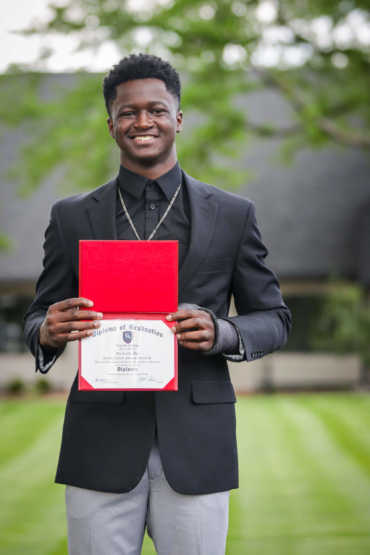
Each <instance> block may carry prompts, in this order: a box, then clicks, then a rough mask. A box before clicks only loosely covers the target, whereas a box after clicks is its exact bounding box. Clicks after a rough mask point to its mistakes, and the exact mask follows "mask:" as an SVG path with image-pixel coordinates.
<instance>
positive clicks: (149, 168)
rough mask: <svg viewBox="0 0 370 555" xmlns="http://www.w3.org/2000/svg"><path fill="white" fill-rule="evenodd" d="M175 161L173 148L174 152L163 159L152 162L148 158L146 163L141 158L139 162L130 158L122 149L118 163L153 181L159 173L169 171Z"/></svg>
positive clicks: (175, 156)
mask: <svg viewBox="0 0 370 555" xmlns="http://www.w3.org/2000/svg"><path fill="white" fill-rule="evenodd" d="M176 162H177V155H176V150H174V152H171V155H170V156H169V157H168V158H166V160H164V161H162V160H161V161H154V162H153V160H150V161H148V162H147V163H146V161H145V160H142V161H140V162H137V161H133V160H130V159H128V158H126V157H125V155H124V154H123V152H122V151H120V163H121V165H122V166H123V167H124V168H126V169H127V170H130V171H132V172H134V173H137V174H139V175H143V176H144V177H147V178H148V179H152V180H153V181H154V180H155V179H157V178H158V177H160V176H161V175H163V174H165V173H167V172H168V171H170V169H172V168H173V167H174V165H175V164H176Z"/></svg>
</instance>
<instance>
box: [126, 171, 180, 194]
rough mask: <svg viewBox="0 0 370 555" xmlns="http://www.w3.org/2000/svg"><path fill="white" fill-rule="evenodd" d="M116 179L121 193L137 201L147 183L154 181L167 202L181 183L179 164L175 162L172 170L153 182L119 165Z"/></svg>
mask: <svg viewBox="0 0 370 555" xmlns="http://www.w3.org/2000/svg"><path fill="white" fill-rule="evenodd" d="M118 179H119V186H120V188H121V189H122V190H123V191H127V192H128V193H130V194H131V195H132V196H134V197H135V198H137V199H139V198H141V196H142V194H143V192H144V190H145V187H146V186H147V184H148V183H152V182H153V181H156V182H157V183H158V185H159V186H160V188H161V189H162V191H163V193H164V195H165V196H166V198H167V200H170V199H171V198H172V197H173V195H174V194H175V192H176V189H177V188H178V186H179V185H180V183H181V181H182V173H181V168H180V164H179V163H178V162H176V164H175V165H174V166H173V168H171V169H170V170H169V171H168V172H166V173H164V174H163V175H161V176H160V177H157V179H155V180H151V179H148V178H147V177H144V176H143V175H139V174H138V173H135V172H132V171H131V170H128V169H127V168H124V167H123V166H122V165H121V166H120V168H119V176H118Z"/></svg>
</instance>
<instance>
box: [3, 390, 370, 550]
mask: <svg viewBox="0 0 370 555" xmlns="http://www.w3.org/2000/svg"><path fill="white" fill-rule="evenodd" d="M63 412H64V402H61V401H51V400H16V401H11V400H6V401H2V402H0V429H1V436H0V437H1V439H0V499H1V502H0V553H1V555H67V543H66V524H65V512H64V499H63V495H64V488H63V486H58V485H55V484H53V480H54V473H55V468H56V463H57V457H58V449H59V442H60V435H61V427H62V419H63ZM237 421H238V436H239V456H240V486H241V487H240V489H239V490H237V491H234V492H232V496H231V507H230V528H229V536H228V547H227V555H236V554H238V555H244V554H245V555H249V554H251V555H368V554H369V553H370V397H369V396H367V395H359V394H320V395H277V396H266V397H264V396H256V397H243V398H239V399H238V403H237ZM104 555H105V554H104ZM107 555H108V554H107ZM143 555H154V549H153V547H152V544H151V542H150V540H149V539H148V538H146V540H145V544H144V548H143ZM174 555H176V554H174Z"/></svg>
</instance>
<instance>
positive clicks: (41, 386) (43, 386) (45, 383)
mask: <svg viewBox="0 0 370 555" xmlns="http://www.w3.org/2000/svg"><path fill="white" fill-rule="evenodd" d="M34 391H35V393H37V394H38V395H45V394H46V393H50V391H51V385H50V381H49V380H47V379H45V378H39V379H38V380H37V382H36V383H35V386H34Z"/></svg>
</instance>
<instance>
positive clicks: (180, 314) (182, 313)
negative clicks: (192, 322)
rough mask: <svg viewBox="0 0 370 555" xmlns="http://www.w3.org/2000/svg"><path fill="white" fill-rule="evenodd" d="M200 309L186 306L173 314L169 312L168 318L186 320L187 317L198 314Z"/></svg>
mask: <svg viewBox="0 0 370 555" xmlns="http://www.w3.org/2000/svg"><path fill="white" fill-rule="evenodd" d="M199 312H201V311H200V310H195V309H192V308H185V309H184V310H178V311H177V312H173V313H172V314H168V315H167V316H166V320H170V321H171V320H184V319H187V318H193V317H194V316H196V315H197V314H198V313H199Z"/></svg>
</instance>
